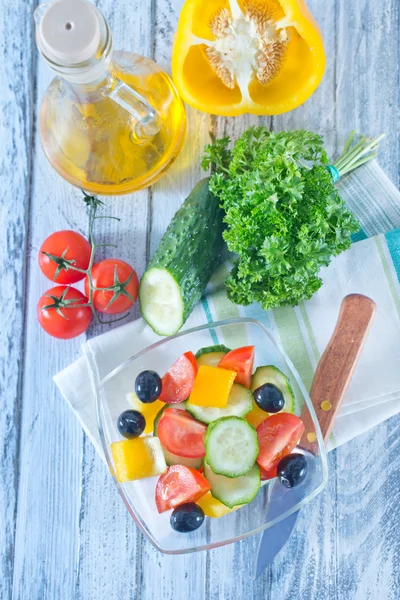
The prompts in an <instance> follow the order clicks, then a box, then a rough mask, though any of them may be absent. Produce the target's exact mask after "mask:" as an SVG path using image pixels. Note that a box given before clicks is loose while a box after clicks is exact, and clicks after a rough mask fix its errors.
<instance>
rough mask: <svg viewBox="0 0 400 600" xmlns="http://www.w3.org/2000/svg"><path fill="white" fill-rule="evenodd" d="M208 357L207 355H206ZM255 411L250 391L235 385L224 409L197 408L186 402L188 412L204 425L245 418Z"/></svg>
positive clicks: (242, 386)
mask: <svg viewBox="0 0 400 600" xmlns="http://www.w3.org/2000/svg"><path fill="white" fill-rule="evenodd" d="M204 356H206V355H204ZM252 409H253V395H252V393H251V391H250V390H248V389H247V388H245V387H244V385H239V384H238V383H234V384H233V386H232V389H231V392H230V394H229V398H228V404H227V405H226V406H225V407H224V408H213V407H212V406H195V405H194V404H190V401H189V400H188V401H187V402H186V410H187V411H188V412H190V414H191V415H192V416H193V417H194V418H195V419H197V420H198V421H202V422H203V423H207V424H209V423H212V422H213V421H216V420H217V419H220V418H221V417H245V416H246V415H247V413H249V412H250V411H251V410H252Z"/></svg>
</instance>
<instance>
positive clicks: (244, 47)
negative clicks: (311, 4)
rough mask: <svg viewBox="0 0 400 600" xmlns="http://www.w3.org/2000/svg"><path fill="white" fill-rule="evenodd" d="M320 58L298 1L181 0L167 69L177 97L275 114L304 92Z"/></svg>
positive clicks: (213, 108)
mask: <svg viewBox="0 0 400 600" xmlns="http://www.w3.org/2000/svg"><path fill="white" fill-rule="evenodd" d="M325 62H326V60H325V52H324V45H323V40H322V35H321V32H320V30H319V28H318V25H317V24H316V22H315V20H314V18H313V16H312V15H311V13H310V11H309V9H308V8H307V5H306V4H305V2H304V0H207V1H206V2H205V1H204V0H186V2H185V4H184V6H183V9H182V12H181V15H180V19H179V23H178V28H177V31H176V35H175V41H174V47H173V54H172V75H173V78H174V81H175V85H176V87H177V88H178V91H179V93H180V95H181V97H182V98H183V100H184V101H185V102H187V103H188V104H189V105H190V106H193V107H194V108H196V109H198V110H200V111H202V112H205V113H210V114H215V115H222V116H236V115H242V114H245V113H252V114H256V115H277V114H281V113H284V112H287V111H290V110H292V109H294V108H296V107H297V106H299V105H300V104H302V103H303V102H305V101H306V100H307V98H309V97H310V96H311V94H312V93H313V92H314V91H315V89H316V88H317V87H318V85H319V84H320V82H321V79H322V77H323V74H324V70H325Z"/></svg>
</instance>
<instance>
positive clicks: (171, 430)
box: [158, 408, 207, 458]
mask: <svg viewBox="0 0 400 600" xmlns="http://www.w3.org/2000/svg"><path fill="white" fill-rule="evenodd" d="M206 431H207V428H206V426H205V425H204V423H200V422H199V421H196V419H193V417H192V416H191V415H190V414H189V413H187V412H186V411H183V410H177V409H176V408H167V409H166V410H164V411H163V413H162V415H161V418H160V420H159V422H158V437H159V438H160V442H161V443H162V445H163V446H164V447H165V448H166V449H167V450H168V451H169V452H172V453H173V454H177V455H178V456H184V457H185V458H202V457H203V456H205V455H206V448H205V445H204V440H205V436H206Z"/></svg>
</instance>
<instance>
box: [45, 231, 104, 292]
mask: <svg viewBox="0 0 400 600" xmlns="http://www.w3.org/2000/svg"><path fill="white" fill-rule="evenodd" d="M91 252H92V246H91V245H90V243H89V242H88V240H86V239H85V238H84V237H83V235H81V234H80V233H77V232H76V231H70V230H63V231H56V232H55V233H52V234H51V235H49V237H47V238H46V239H45V240H44V242H43V244H42V246H41V248H40V250H39V266H40V268H41V270H42V273H43V274H44V275H45V276H46V277H47V278H48V279H51V280H52V281H55V282H56V283H59V284H70V283H76V282H77V281H81V279H83V278H84V277H85V273H83V272H81V271H86V270H87V269H88V267H89V261H90V255H91Z"/></svg>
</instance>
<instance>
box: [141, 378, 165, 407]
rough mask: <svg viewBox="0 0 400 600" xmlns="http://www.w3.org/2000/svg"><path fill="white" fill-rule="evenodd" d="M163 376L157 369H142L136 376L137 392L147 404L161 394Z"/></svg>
mask: <svg viewBox="0 0 400 600" xmlns="http://www.w3.org/2000/svg"><path fill="white" fill-rule="evenodd" d="M161 390H162V381H161V377H160V376H159V374H158V373H156V372H155V371H142V372H141V373H139V375H138V376H137V377H136V381H135V392H136V395H137V397H138V398H139V400H140V401H141V402H143V403H145V404H151V403H153V402H155V401H156V400H157V399H158V398H159V397H160V395H161Z"/></svg>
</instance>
